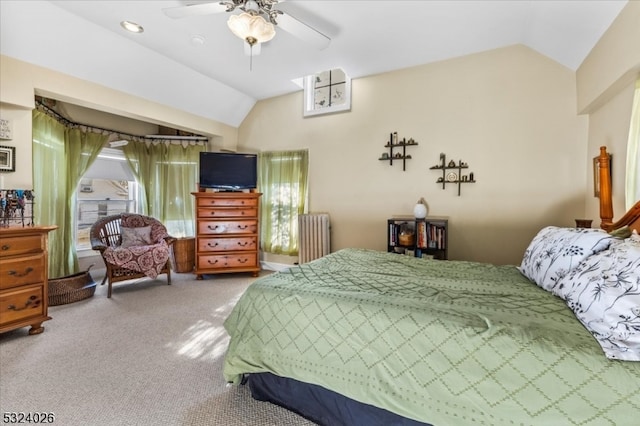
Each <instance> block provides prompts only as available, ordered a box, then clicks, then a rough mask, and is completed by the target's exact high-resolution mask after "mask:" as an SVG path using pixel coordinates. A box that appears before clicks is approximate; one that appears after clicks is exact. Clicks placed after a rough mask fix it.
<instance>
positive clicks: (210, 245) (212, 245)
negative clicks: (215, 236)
mask: <svg viewBox="0 0 640 426" xmlns="http://www.w3.org/2000/svg"><path fill="white" fill-rule="evenodd" d="M207 246H209V247H217V246H218V243H215V244H211V243H207Z"/></svg>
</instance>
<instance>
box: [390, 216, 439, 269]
mask: <svg viewBox="0 0 640 426" xmlns="http://www.w3.org/2000/svg"><path fill="white" fill-rule="evenodd" d="M448 228H449V220H448V219H447V218H437V217H428V218H425V219H416V218H401V217H398V218H392V219H387V251H389V252H394V253H400V254H412V255H413V256H415V257H422V258H425V259H430V258H433V259H439V260H447V259H448V258H449V243H448V233H449V232H448V231H449V229H448Z"/></svg>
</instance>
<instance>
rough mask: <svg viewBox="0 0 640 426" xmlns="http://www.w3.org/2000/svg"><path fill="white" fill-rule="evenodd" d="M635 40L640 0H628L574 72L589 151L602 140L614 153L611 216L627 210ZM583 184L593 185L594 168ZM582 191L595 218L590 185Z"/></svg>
mask: <svg viewBox="0 0 640 426" xmlns="http://www.w3.org/2000/svg"><path fill="white" fill-rule="evenodd" d="M638 40H640V1H630V2H629V3H628V4H627V5H626V6H625V8H624V9H623V10H622V12H621V13H620V15H619V16H618V18H617V19H616V20H615V21H614V22H613V24H612V25H611V27H610V28H609V29H608V30H607V32H606V33H605V34H604V35H603V36H602V38H601V39H600V41H599V42H598V44H597V45H596V46H595V47H594V48H593V49H592V51H591V53H590V54H589V56H588V57H587V58H586V59H585V60H584V62H583V63H582V65H581V66H580V68H579V69H578V71H577V72H576V78H577V85H578V86H577V87H578V106H577V107H578V111H579V112H581V113H585V114H588V116H589V141H588V147H589V150H588V152H589V155H590V157H595V156H596V155H597V154H598V152H599V147H600V146H602V145H605V146H607V150H608V151H609V152H610V153H612V172H613V176H612V182H613V191H612V192H613V212H614V219H616V218H619V217H620V216H622V214H623V213H624V211H625V199H624V185H625V167H626V153H627V140H628V134H629V123H630V119H631V107H632V103H633V91H634V83H635V80H636V78H637V77H638V75H640V44H639V41H638ZM587 160H591V158H588V159H587ZM587 185H591V186H592V188H593V168H590V170H589V177H588V182H587ZM586 196H587V201H586V214H587V215H589V216H590V217H595V218H598V217H599V209H598V199H597V198H595V197H594V196H593V189H591V191H587V194H586Z"/></svg>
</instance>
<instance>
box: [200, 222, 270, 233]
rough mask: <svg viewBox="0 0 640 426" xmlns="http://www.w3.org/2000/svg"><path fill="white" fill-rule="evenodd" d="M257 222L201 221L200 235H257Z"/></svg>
mask: <svg viewBox="0 0 640 426" xmlns="http://www.w3.org/2000/svg"><path fill="white" fill-rule="evenodd" d="M256 232H258V221H257V220H215V221H214V220H199V221H198V234H209V235H214V234H255V233H256Z"/></svg>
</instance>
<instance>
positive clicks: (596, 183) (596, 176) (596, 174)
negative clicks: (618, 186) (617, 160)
mask: <svg viewBox="0 0 640 426" xmlns="http://www.w3.org/2000/svg"><path fill="white" fill-rule="evenodd" d="M611 178H612V172H611V154H609V179H611ZM593 196H594V197H596V198H600V165H599V164H598V157H593Z"/></svg>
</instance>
